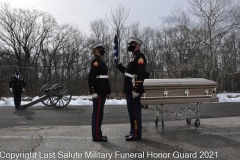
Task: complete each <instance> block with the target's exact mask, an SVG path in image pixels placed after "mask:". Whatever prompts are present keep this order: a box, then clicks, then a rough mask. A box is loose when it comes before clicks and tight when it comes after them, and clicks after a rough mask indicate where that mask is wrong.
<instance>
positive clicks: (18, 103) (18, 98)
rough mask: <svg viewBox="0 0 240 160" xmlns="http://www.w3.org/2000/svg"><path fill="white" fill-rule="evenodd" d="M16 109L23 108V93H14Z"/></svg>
mask: <svg viewBox="0 0 240 160" xmlns="http://www.w3.org/2000/svg"><path fill="white" fill-rule="evenodd" d="M13 95H14V104H15V107H19V106H21V93H13Z"/></svg>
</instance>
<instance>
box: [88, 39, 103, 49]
mask: <svg viewBox="0 0 240 160" xmlns="http://www.w3.org/2000/svg"><path fill="white" fill-rule="evenodd" d="M97 47H103V48H104V45H103V43H102V41H98V42H96V43H94V44H93V45H92V46H91V48H90V49H94V48H97Z"/></svg>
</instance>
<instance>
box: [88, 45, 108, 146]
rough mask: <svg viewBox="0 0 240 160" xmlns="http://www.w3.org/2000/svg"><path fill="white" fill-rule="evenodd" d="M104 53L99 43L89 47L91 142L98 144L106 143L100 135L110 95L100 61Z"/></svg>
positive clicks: (105, 73)
mask: <svg viewBox="0 0 240 160" xmlns="http://www.w3.org/2000/svg"><path fill="white" fill-rule="evenodd" d="M104 53H105V48H104V46H103V44H102V42H101V41H99V42H96V43H94V44H93V45H92V46H91V54H92V55H93V56H94V58H93V60H92V62H91V69H90V72H89V76H88V86H89V90H90V94H92V98H93V113H92V138H93V141H99V142H107V137H106V136H103V135H102V130H101V125H102V120H103V112H104V105H105V101H106V98H107V94H110V83H109V79H108V68H107V65H106V64H105V63H104V62H103V61H102V56H103V55H104Z"/></svg>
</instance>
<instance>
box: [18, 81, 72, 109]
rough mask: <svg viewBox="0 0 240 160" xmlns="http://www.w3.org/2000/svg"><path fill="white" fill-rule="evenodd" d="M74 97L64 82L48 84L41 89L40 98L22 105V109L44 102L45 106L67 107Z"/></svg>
mask: <svg viewBox="0 0 240 160" xmlns="http://www.w3.org/2000/svg"><path fill="white" fill-rule="evenodd" d="M71 99H72V95H71V92H70V89H69V88H68V87H66V86H65V85H63V84H60V83H57V84H55V85H50V84H46V85H44V86H43V87H42V88H41V89H40V91H39V99H37V100H34V101H32V102H30V103H28V104H25V105H21V106H20V108H21V109H25V108H28V107H31V106H33V105H34V104H37V103H39V102H42V103H43V104H44V105H45V106H55V107H56V108H64V107H66V106H67V105H68V104H69V103H70V101H71Z"/></svg>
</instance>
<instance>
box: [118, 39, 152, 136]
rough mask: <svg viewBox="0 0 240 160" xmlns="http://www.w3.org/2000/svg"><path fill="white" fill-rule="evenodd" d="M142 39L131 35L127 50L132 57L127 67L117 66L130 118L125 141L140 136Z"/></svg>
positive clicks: (142, 66) (143, 65)
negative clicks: (128, 130)
mask: <svg viewBox="0 0 240 160" xmlns="http://www.w3.org/2000/svg"><path fill="white" fill-rule="evenodd" d="M141 45H142V41H141V40H140V39H139V38H137V37H131V38H130V42H129V46H128V51H129V52H132V54H133V59H131V60H130V62H129V63H128V65H127V67H124V66H123V65H122V64H121V63H120V64H118V65H117V68H118V69H119V70H120V72H122V73H123V74H125V77H124V86H123V93H124V94H126V101H127V108H128V114H129V118H130V125H131V129H130V135H126V136H125V138H126V141H134V140H139V139H141V138H142V114H141V108H142V105H141V102H140V100H141V96H142V94H143V93H144V88H143V81H144V79H145V72H146V64H147V60H146V58H145V56H144V54H143V53H142V52H141V51H140V48H141Z"/></svg>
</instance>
